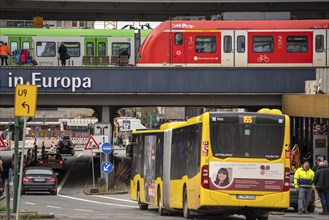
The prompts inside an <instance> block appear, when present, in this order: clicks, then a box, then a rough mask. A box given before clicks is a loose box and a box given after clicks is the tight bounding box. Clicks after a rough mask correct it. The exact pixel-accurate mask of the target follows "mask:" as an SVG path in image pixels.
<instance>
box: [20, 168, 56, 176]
mask: <svg viewBox="0 0 329 220" xmlns="http://www.w3.org/2000/svg"><path fill="white" fill-rule="evenodd" d="M25 174H26V175H33V174H40V175H53V171H51V170H46V169H30V170H26V171H25Z"/></svg>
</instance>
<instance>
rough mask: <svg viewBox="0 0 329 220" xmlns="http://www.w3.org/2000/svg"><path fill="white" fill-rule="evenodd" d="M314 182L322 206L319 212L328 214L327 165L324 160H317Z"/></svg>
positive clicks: (328, 180)
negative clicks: (317, 166) (317, 165)
mask: <svg viewBox="0 0 329 220" xmlns="http://www.w3.org/2000/svg"><path fill="white" fill-rule="evenodd" d="M314 184H315V188H316V190H317V192H318V195H319V197H320V201H321V206H322V212H320V213H319V214H320V215H329V167H328V166H327V165H326V164H325V163H324V162H319V168H318V169H317V170H316V172H315V176H314Z"/></svg>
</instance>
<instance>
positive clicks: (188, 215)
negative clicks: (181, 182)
mask: <svg viewBox="0 0 329 220" xmlns="http://www.w3.org/2000/svg"><path fill="white" fill-rule="evenodd" d="M183 215H184V218H185V219H191V218H192V215H191V211H190V210H189V209H188V206H187V190H186V187H185V188H184V196H183Z"/></svg>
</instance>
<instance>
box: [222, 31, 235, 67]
mask: <svg viewBox="0 0 329 220" xmlns="http://www.w3.org/2000/svg"><path fill="white" fill-rule="evenodd" d="M233 40H234V31H222V32H221V41H222V43H221V44H222V50H221V53H222V60H221V63H222V66H223V67H230V66H233V65H234V43H233V42H234V41H233Z"/></svg>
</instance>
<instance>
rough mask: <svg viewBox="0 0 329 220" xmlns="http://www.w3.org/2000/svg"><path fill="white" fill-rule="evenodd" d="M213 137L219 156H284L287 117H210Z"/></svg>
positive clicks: (216, 152)
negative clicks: (285, 119)
mask: <svg viewBox="0 0 329 220" xmlns="http://www.w3.org/2000/svg"><path fill="white" fill-rule="evenodd" d="M210 120H211V122H210V136H211V138H210V140H211V146H212V152H213V155H214V156H215V157H219V158H226V157H242V158H266V159H269V160H275V159H278V158H280V156H281V153H282V149H283V141H284V125H285V123H284V122H285V121H284V116H282V115H280V116H279V115H273V117H270V118H269V115H266V118H265V117H262V116H259V115H257V118H256V116H255V115H252V114H250V115H248V116H246V115H240V116H239V117H236V116H235V117H234V116H232V115H231V116H230V115H223V114H221V115H220V117H210Z"/></svg>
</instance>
